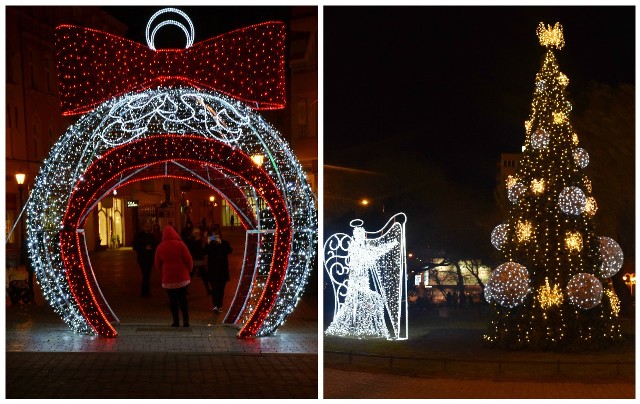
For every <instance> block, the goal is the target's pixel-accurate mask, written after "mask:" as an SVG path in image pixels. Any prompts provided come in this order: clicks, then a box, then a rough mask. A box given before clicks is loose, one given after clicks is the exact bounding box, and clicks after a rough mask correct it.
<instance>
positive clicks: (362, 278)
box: [324, 213, 408, 340]
mask: <svg viewBox="0 0 640 404" xmlns="http://www.w3.org/2000/svg"><path fill="white" fill-rule="evenodd" d="M406 221H407V217H406V215H405V214H404V213H398V214H396V215H394V216H392V217H391V219H389V221H387V223H386V224H385V225H384V226H383V227H382V228H381V229H380V230H378V231H373V232H368V231H366V230H365V229H364V228H363V227H362V225H363V224H364V223H363V221H362V220H360V219H355V220H352V221H351V222H350V225H351V227H353V237H351V236H349V235H348V234H344V233H336V234H333V235H332V236H331V237H329V238H328V239H327V241H326V242H325V244H324V256H325V260H324V268H325V270H326V272H327V274H328V276H329V279H330V280H331V285H332V288H333V292H334V312H333V320H332V321H331V324H329V327H328V328H327V330H326V331H325V334H327V335H334V336H339V337H347V338H387V339H392V340H398V339H400V340H403V339H407V338H408V318H407V311H408V310H407V309H408V306H407V282H406V280H407V260H406V255H407V254H406V239H405V225H406Z"/></svg>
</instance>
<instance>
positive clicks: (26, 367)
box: [4, 231, 318, 398]
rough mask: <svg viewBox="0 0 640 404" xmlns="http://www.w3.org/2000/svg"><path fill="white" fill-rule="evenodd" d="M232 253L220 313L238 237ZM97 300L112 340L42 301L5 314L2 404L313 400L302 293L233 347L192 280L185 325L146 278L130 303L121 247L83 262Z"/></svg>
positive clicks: (156, 282) (229, 330) (134, 287)
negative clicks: (278, 321) (282, 315)
mask: <svg viewBox="0 0 640 404" xmlns="http://www.w3.org/2000/svg"><path fill="white" fill-rule="evenodd" d="M242 234H243V233H241V232H240V231H238V232H237V233H236V234H229V233H228V237H229V238H230V239H231V242H232V245H233V247H234V253H233V254H232V255H231V257H230V258H231V260H230V261H231V262H230V268H231V272H232V280H231V282H229V283H228V284H227V289H226V295H225V307H229V305H230V303H231V300H232V299H233V295H234V292H235V286H236V284H237V279H238V277H239V273H240V269H241V260H242V256H241V255H242V251H243V242H244V240H243V237H242ZM91 263H92V266H93V269H94V271H95V274H96V279H97V280H98V283H99V285H100V288H101V290H102V293H103V294H104V296H105V298H106V299H107V301H108V303H109V305H110V306H111V308H112V309H113V311H114V313H115V314H116V316H117V317H118V319H119V320H120V324H118V325H116V326H115V328H116V330H117V331H118V336H117V337H116V338H101V337H95V336H87V335H81V334H76V333H74V332H72V331H71V330H70V329H69V328H68V327H67V326H66V325H65V324H64V322H63V321H62V320H61V319H60V318H59V317H58V316H57V315H56V314H55V313H54V312H53V309H52V308H51V307H50V306H49V305H48V303H47V302H46V301H44V299H43V297H42V295H41V293H40V292H39V290H38V289H37V287H36V299H35V302H34V303H33V304H31V305H29V306H24V307H19V306H13V307H11V306H10V307H7V309H6V312H5V315H6V319H5V320H6V327H5V329H6V333H5V338H6V340H5V342H6V345H5V346H6V352H7V353H6V358H5V359H6V371H7V377H6V385H5V386H4V387H5V388H6V393H5V395H6V397H8V398H243V397H244V398H317V397H318V321H317V318H318V316H317V310H318V309H317V307H318V304H317V295H316V294H315V293H314V292H313V290H312V292H310V293H307V294H305V295H304V297H303V298H302V299H301V300H300V302H299V304H298V306H297V307H296V309H295V310H294V312H293V313H292V314H291V315H290V316H289V318H288V319H287V321H286V322H285V324H284V325H282V326H281V327H280V328H279V329H278V331H277V332H276V333H275V334H274V335H271V336H267V337H262V338H255V339H248V340H244V339H239V338H237V337H236V334H237V332H238V328H237V327H234V326H229V325H222V324H221V322H222V320H223V318H224V314H214V313H213V312H212V310H211V309H212V302H211V297H210V296H208V295H207V293H206V290H205V288H204V284H203V282H202V281H201V280H200V279H198V278H197V277H196V278H194V279H193V281H192V283H191V285H190V287H189V314H190V324H191V327H188V328H183V327H179V328H172V327H170V326H169V324H170V323H171V314H170V311H169V307H168V297H167V295H166V293H165V292H164V291H163V290H162V288H161V286H160V275H159V273H156V272H155V271H154V273H153V274H152V278H151V283H152V289H151V297H150V298H143V297H141V296H140V282H141V275H140V269H139V267H138V265H137V263H136V261H135V253H134V252H133V251H132V250H131V249H127V248H123V249H119V250H108V251H101V252H96V253H93V254H92V255H91Z"/></svg>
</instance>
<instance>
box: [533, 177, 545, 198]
mask: <svg viewBox="0 0 640 404" xmlns="http://www.w3.org/2000/svg"><path fill="white" fill-rule="evenodd" d="M531 192H532V193H533V194H534V195H542V194H543V193H544V178H540V179H535V178H534V179H532V180H531Z"/></svg>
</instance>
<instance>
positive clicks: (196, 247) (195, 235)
mask: <svg viewBox="0 0 640 404" xmlns="http://www.w3.org/2000/svg"><path fill="white" fill-rule="evenodd" d="M187 247H189V252H190V253H191V258H193V270H192V271H191V277H192V278H193V277H194V276H195V275H197V276H199V277H201V278H202V280H203V282H204V287H205V289H206V290H207V294H208V295H210V294H211V286H210V282H209V276H208V275H207V267H206V266H205V261H204V258H205V253H204V247H205V238H204V237H203V236H202V230H200V228H199V227H194V228H193V232H192V233H191V237H190V238H189V240H188V241H187Z"/></svg>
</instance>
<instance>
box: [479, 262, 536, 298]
mask: <svg viewBox="0 0 640 404" xmlns="http://www.w3.org/2000/svg"><path fill="white" fill-rule="evenodd" d="M489 282H491V298H492V299H493V300H495V301H496V302H498V303H499V304H500V305H502V306H503V307H508V308H511V307H515V306H518V305H519V304H522V302H523V300H524V298H525V296H526V295H527V294H528V293H529V283H530V279H529V272H527V268H525V267H524V265H520V264H518V263H515V262H505V263H504V264H502V265H500V266H498V267H497V268H496V269H495V270H494V271H493V272H492V273H491V277H490V278H489Z"/></svg>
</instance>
